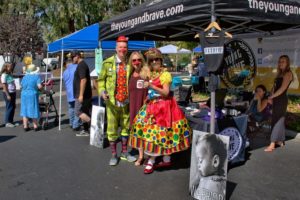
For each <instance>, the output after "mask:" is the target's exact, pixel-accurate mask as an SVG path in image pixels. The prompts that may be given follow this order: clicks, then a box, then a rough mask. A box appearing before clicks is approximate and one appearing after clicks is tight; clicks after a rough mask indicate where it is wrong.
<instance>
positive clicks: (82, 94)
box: [71, 51, 92, 136]
mask: <svg viewBox="0 0 300 200" xmlns="http://www.w3.org/2000/svg"><path fill="white" fill-rule="evenodd" d="M71 57H72V59H73V62H74V63H75V64H77V68H76V70H75V73H74V80H73V94H74V98H75V114H76V115H77V116H78V117H79V118H80V119H81V122H82V123H83V130H82V131H81V132H80V133H77V134H76V136H89V127H90V122H91V109H92V86H91V77H90V70H89V67H88V65H87V64H86V62H84V60H83V54H82V53H80V52H78V51H74V52H72V54H71Z"/></svg>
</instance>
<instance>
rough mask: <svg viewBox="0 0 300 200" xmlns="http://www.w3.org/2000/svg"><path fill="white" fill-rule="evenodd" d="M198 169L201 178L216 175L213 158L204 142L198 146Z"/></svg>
mask: <svg viewBox="0 0 300 200" xmlns="http://www.w3.org/2000/svg"><path fill="white" fill-rule="evenodd" d="M196 157H197V159H198V161H197V169H198V171H199V172H200V174H201V176H203V177H206V176H211V175H213V174H214V171H215V170H214V166H213V156H212V155H211V153H210V151H209V150H208V148H207V145H206V144H204V142H200V143H199V144H198V145H197V146H196Z"/></svg>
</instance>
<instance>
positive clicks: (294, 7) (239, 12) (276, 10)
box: [99, 0, 300, 40]
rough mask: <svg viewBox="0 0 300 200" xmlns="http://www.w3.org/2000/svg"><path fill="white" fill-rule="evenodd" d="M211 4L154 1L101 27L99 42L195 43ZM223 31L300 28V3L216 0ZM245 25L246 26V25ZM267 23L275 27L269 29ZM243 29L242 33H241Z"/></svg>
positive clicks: (202, 0) (188, 0) (197, 0)
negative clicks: (126, 39)
mask: <svg viewBox="0 0 300 200" xmlns="http://www.w3.org/2000/svg"><path fill="white" fill-rule="evenodd" d="M210 11H211V0H152V1H147V2H146V3H144V4H142V5H140V6H138V7H135V8H132V9H130V10H128V11H126V12H124V13H122V14H121V15H119V16H116V17H114V18H112V19H110V20H108V21H104V22H101V23H100V35H99V37H100V40H107V39H112V38H116V37H117V36H118V35H127V36H130V38H131V39H156V40H193V39H194V33H195V32H198V31H199V30H201V28H205V26H207V24H205V23H203V22H207V23H209V21H210V17H211V12H210ZM215 15H216V17H217V19H218V21H219V22H220V25H221V27H223V28H225V29H226V28H230V27H232V26H234V25H241V26H239V27H235V28H234V29H231V30H230V32H231V33H233V34H240V33H241V34H243V33H247V32H251V33H253V31H254V32H255V31H257V32H261V31H266V32H268V31H275V30H284V29H287V28H289V27H292V26H294V25H299V24H300V2H299V0H293V1H292V0H272V1H271V0H228V1H222V0H215ZM243 21H244V22H243ZM266 22H270V23H272V25H269V24H268V23H266ZM241 27H243V29H241Z"/></svg>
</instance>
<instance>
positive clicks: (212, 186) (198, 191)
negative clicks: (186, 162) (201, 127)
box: [190, 130, 229, 200]
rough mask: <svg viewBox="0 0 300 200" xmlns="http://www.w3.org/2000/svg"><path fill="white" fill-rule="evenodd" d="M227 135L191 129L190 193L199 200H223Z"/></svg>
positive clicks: (224, 196)
mask: <svg viewBox="0 0 300 200" xmlns="http://www.w3.org/2000/svg"><path fill="white" fill-rule="evenodd" d="M228 145H229V137H228V136H223V135H216V134H210V133H205V132H201V131H196V130H194V131H193V145H192V156H191V171H190V194H191V196H192V197H194V198H195V199H199V200H204V199H205V200H206V199H210V200H225V199H226V181H227V164H228V153H227V152H228Z"/></svg>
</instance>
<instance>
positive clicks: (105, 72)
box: [98, 56, 130, 105]
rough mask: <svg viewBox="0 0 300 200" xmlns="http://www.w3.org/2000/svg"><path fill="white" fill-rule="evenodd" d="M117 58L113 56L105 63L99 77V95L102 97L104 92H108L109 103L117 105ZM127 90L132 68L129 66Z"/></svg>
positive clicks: (127, 68) (127, 67)
mask: <svg viewBox="0 0 300 200" xmlns="http://www.w3.org/2000/svg"><path fill="white" fill-rule="evenodd" d="M116 60H117V59H116V56H112V57H109V58H107V59H106V60H104V61H103V65H102V68H101V71H100V74H99V77H98V93H99V94H100V95H101V94H102V92H104V91H107V93H108V95H109V101H110V102H111V103H112V104H113V105H116V100H115V92H116V85H117V66H116ZM126 70H127V88H128V82H129V76H130V66H129V65H128V64H127V66H126Z"/></svg>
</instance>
